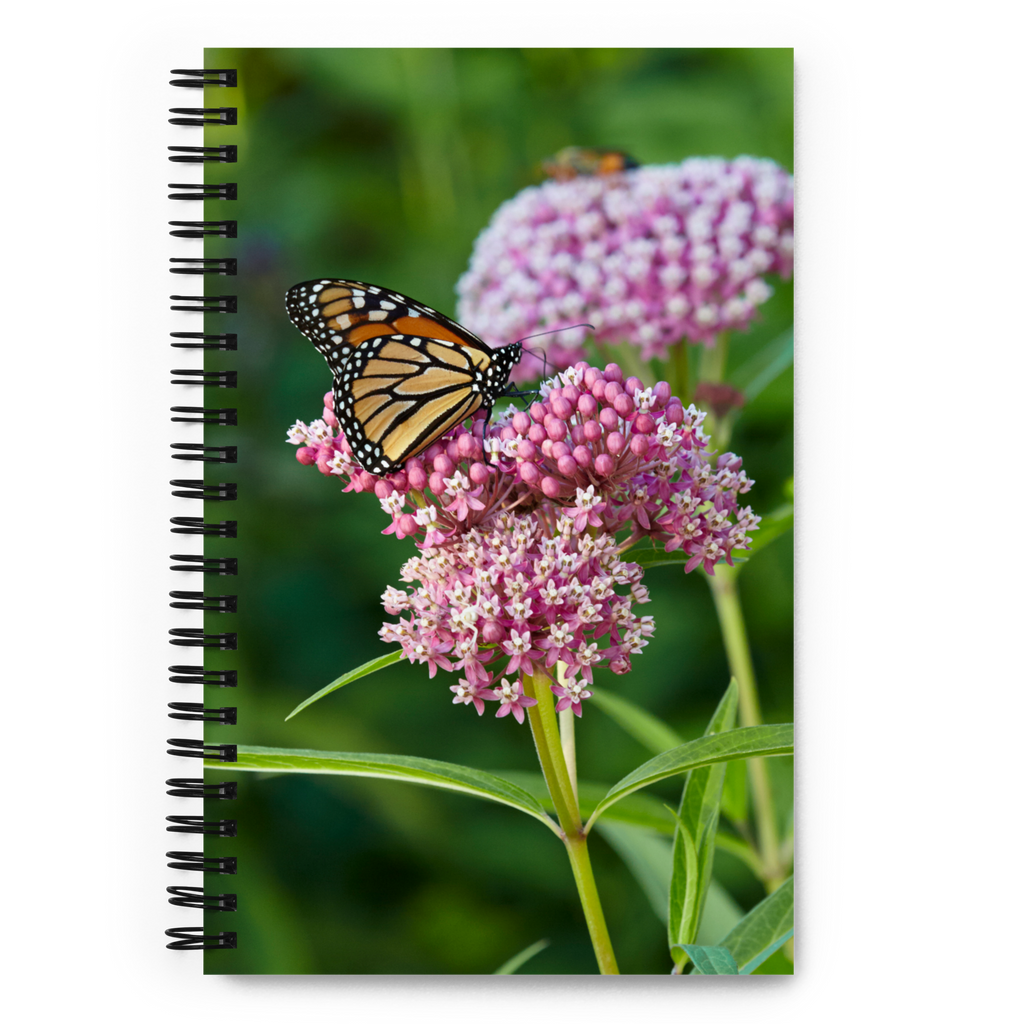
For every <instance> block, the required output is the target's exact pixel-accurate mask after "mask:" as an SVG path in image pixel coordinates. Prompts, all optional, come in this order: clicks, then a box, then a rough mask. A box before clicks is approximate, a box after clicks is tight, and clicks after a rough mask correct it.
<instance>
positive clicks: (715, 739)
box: [587, 724, 793, 830]
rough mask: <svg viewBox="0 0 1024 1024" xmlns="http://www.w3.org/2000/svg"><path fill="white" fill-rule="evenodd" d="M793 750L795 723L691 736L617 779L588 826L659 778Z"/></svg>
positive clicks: (752, 726) (788, 752) (748, 727)
mask: <svg viewBox="0 0 1024 1024" xmlns="http://www.w3.org/2000/svg"><path fill="white" fill-rule="evenodd" d="M792 753H793V726H792V724H786V725H749V726H745V727H744V728H742V729H731V730H730V731H729V732H725V733H721V734H720V735H717V736H701V738H700V739H696V740H691V741H690V742H689V743H683V744H681V745H680V746H678V747H675V748H674V749H672V750H666V751H665V752H664V753H663V754H658V755H657V757H652V758H651V760H650V761H647V762H645V763H644V764H642V765H640V767H639V768H637V769H636V770H635V771H632V772H630V773H629V774H628V775H627V776H626V777H625V778H623V779H620V780H619V781H618V782H616V783H615V785H614V786H612V788H611V789H610V790H608V792H607V793H606V794H605V795H604V797H603V799H602V800H601V802H600V803H599V804H598V805H597V807H596V808H594V813H593V814H592V815H591V816H590V820H589V821H588V822H587V829H588V830H589V829H590V828H591V827H593V824H594V822H595V821H596V820H597V818H598V816H599V815H601V814H603V813H604V811H605V809H606V808H607V807H610V806H611V805H612V804H614V803H615V802H616V801H618V800H621V799H622V798H623V797H624V796H628V795H629V794H630V793H635V792H636V791H637V790H638V789H642V788H643V787H644V786H649V785H650V784H651V783H652V782H657V781H658V780H659V779H667V778H670V777H671V776H673V775H681V774H682V773H683V772H688V771H691V770H692V769H694V768H703V767H705V765H709V764H718V763H719V762H722V761H734V760H736V759H738V758H744V757H772V756H775V755H778V754H792Z"/></svg>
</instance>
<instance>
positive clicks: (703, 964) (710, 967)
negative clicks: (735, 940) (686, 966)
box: [682, 943, 740, 974]
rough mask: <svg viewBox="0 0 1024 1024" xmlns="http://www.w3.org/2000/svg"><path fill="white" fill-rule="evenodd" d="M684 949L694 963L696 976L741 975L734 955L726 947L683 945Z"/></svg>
mask: <svg viewBox="0 0 1024 1024" xmlns="http://www.w3.org/2000/svg"><path fill="white" fill-rule="evenodd" d="M682 948H683V949H684V950H686V953H687V955H688V956H689V958H690V959H691V960H692V961H693V973H694V974H739V973H740V971H739V968H738V967H737V966H736V961H735V960H734V959H733V956H732V953H730V952H729V950H728V949H726V948H725V946H692V945H690V944H689V943H683V944H682Z"/></svg>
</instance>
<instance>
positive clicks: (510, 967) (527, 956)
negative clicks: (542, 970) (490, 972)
mask: <svg viewBox="0 0 1024 1024" xmlns="http://www.w3.org/2000/svg"><path fill="white" fill-rule="evenodd" d="M550 945H551V940H550V939H540V940H538V941H537V942H535V943H534V944H533V945H532V946H527V947H526V949H524V950H522V952H520V953H516V955H515V956H514V957H511V958H510V959H508V960H506V961H505V962H504V963H503V964H502V965H501V966H500V967H499V968H498V969H497V970H496V971H495V972H494V973H495V974H515V973H516V971H518V970H519V968H520V967H522V966H523V964H525V963H526V961H527V960H532V959H533V958H534V957H535V956H536V955H537V954H538V953H540V952H541V951H542V950H545V949H547V948H548V946H550Z"/></svg>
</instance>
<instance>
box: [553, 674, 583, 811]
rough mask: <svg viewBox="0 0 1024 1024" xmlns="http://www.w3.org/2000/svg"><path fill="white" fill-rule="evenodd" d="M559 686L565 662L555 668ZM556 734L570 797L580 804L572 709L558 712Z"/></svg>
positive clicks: (563, 682) (563, 677)
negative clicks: (566, 772)
mask: <svg viewBox="0 0 1024 1024" xmlns="http://www.w3.org/2000/svg"><path fill="white" fill-rule="evenodd" d="M556 671H557V676H556V678H557V679H558V685H559V686H565V662H563V661H560V662H559V663H558V665H557V668H556ZM558 734H559V736H560V737H561V739H562V754H563V755H564V757H565V767H566V770H567V771H568V772H569V782H570V783H572V795H573V796H574V797H575V798H576V804H577V806H578V805H579V802H580V791H579V786H578V785H577V783H576V716H575V715H574V714H573V713H572V708H566V709H565V710H564V711H559V712H558Z"/></svg>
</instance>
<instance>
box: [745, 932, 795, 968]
mask: <svg viewBox="0 0 1024 1024" xmlns="http://www.w3.org/2000/svg"><path fill="white" fill-rule="evenodd" d="M791 938H793V929H792V928H790V929H789V931H788V932H783V934H782V935H780V936H779V937H778V938H777V939H776V940H775V941H774V942H773V943H772V944H771V945H770V946H766V947H765V948H764V949H763V950H761V952H760V953H758V954H757V956H755V957H754V959H753V960H751V961H749V962H748V963H747V965H746V966H745V967H744V968H743V970H742V971H740V974H753V973H754V971H756V970H757V968H758V967H760V966H761V964H763V963H764V962H765V960H767V959H768V957H770V956H771V955H772V953H774V952H775V950H777V949H779V948H781V947H782V946H784V945H785V944H786V943H787V942H789V940H790V939H791Z"/></svg>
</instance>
